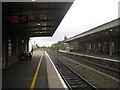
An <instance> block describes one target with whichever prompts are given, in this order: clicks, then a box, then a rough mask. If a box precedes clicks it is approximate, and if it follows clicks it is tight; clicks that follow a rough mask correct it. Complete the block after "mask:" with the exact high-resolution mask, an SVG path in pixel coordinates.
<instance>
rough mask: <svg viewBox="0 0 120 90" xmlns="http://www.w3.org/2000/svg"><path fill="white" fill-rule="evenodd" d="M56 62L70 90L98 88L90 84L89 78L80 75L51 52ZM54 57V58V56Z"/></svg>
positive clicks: (92, 89) (94, 89) (93, 89)
mask: <svg viewBox="0 0 120 90" xmlns="http://www.w3.org/2000/svg"><path fill="white" fill-rule="evenodd" d="M49 55H50V57H51V58H52V60H53V59H54V60H53V63H54V64H55V66H56V68H57V70H58V71H59V73H60V75H61V76H62V78H63V80H64V81H65V83H66V85H67V86H68V89H69V90H74V89H75V90H76V89H77V90H96V88H95V87H94V86H93V85H92V84H90V83H89V82H88V81H87V80H85V79H84V78H82V77H81V76H79V75H78V74H77V73H76V72H74V71H73V70H72V69H71V68H70V67H68V66H67V65H65V64H64V63H62V62H61V61H60V60H58V59H57V58H56V57H54V56H53V55H51V54H49ZM53 57H54V58H53Z"/></svg>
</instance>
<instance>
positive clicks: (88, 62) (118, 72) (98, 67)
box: [62, 54, 120, 79]
mask: <svg viewBox="0 0 120 90" xmlns="http://www.w3.org/2000/svg"><path fill="white" fill-rule="evenodd" d="M62 55H63V54H62ZM63 56H65V57H67V58H71V59H74V60H75V61H77V62H80V63H82V64H84V65H87V66H89V67H92V68H94V69H96V70H99V71H101V72H104V73H106V74H109V75H111V76H113V77H116V78H118V79H120V70H119V69H114V68H111V67H109V66H105V65H101V64H98V63H95V62H91V60H85V59H81V58H80V57H75V56H74V55H63Z"/></svg>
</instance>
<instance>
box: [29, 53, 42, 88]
mask: <svg viewBox="0 0 120 90" xmlns="http://www.w3.org/2000/svg"><path fill="white" fill-rule="evenodd" d="M43 55H44V53H42V56H41V58H40V61H39V64H38V67H37V69H36V72H35V75H34V78H33V81H32V83H31V85H30V90H33V88H34V86H35V83H36V79H37V76H38V71H39V68H40V64H41V61H42V58H43Z"/></svg>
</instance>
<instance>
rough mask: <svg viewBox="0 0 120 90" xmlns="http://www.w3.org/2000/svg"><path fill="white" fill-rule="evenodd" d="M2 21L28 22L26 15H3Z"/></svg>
mask: <svg viewBox="0 0 120 90" xmlns="http://www.w3.org/2000/svg"><path fill="white" fill-rule="evenodd" d="M3 22H5V23H16V24H22V23H23V24H24V23H27V22H28V16H27V15H12V16H3Z"/></svg>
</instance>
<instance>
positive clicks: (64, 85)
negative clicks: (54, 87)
mask: <svg viewBox="0 0 120 90" xmlns="http://www.w3.org/2000/svg"><path fill="white" fill-rule="evenodd" d="M45 54H46V55H47V57H48V58H49V60H50V62H51V63H52V65H53V67H54V69H55V71H56V73H57V75H58V77H59V79H60V81H61V83H62V85H63V87H64V88H65V90H68V87H67V85H66V84H65V82H64V81H63V79H62V77H61V76H60V74H59V72H58V70H57V69H56V67H55V65H54V63H53V62H52V60H51V58H50V56H49V55H48V53H47V52H46V51H45Z"/></svg>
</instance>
